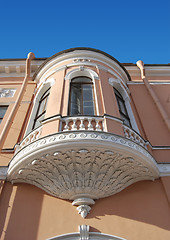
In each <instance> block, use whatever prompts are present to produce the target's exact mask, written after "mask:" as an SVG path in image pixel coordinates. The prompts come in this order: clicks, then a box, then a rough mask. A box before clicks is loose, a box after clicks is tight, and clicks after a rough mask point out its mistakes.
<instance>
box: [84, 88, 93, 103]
mask: <svg viewBox="0 0 170 240" xmlns="http://www.w3.org/2000/svg"><path fill="white" fill-rule="evenodd" d="M90 100H91V101H92V100H93V92H92V86H91V85H90V86H89V88H87V86H85V85H83V101H90Z"/></svg>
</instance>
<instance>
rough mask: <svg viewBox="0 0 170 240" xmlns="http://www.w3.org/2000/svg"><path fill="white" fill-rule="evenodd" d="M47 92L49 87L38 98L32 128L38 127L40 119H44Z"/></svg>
mask: <svg viewBox="0 0 170 240" xmlns="http://www.w3.org/2000/svg"><path fill="white" fill-rule="evenodd" d="M49 93H50V88H49V89H48V90H47V91H46V92H45V93H44V94H43V95H42V97H41V98H40V101H39V105H38V109H37V113H36V116H35V119H34V124H33V127H32V129H34V128H37V127H39V126H40V125H41V121H42V120H43V119H44V116H45V113H46V105H47V101H48V96H49Z"/></svg>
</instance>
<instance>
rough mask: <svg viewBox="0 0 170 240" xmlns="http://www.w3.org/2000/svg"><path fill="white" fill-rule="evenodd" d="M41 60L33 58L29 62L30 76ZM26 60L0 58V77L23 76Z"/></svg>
mask: <svg viewBox="0 0 170 240" xmlns="http://www.w3.org/2000/svg"><path fill="white" fill-rule="evenodd" d="M42 62H43V60H33V61H32V62H31V76H33V74H34V73H35V71H36V70H37V69H38V67H39V66H40V65H41V64H42ZM25 66H26V62H25V61H24V60H13V61H12V60H1V61H0V78H1V77H3V78H6V77H24V76H25Z"/></svg>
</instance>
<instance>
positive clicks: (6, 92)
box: [0, 88, 16, 98]
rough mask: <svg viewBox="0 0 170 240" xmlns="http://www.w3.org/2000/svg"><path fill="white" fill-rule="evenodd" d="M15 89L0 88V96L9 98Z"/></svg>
mask: <svg viewBox="0 0 170 240" xmlns="http://www.w3.org/2000/svg"><path fill="white" fill-rule="evenodd" d="M15 92H16V89H11V88H0V98H10V97H13V96H14V94H15Z"/></svg>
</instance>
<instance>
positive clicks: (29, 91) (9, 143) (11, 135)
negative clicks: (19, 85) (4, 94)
mask: <svg viewBox="0 0 170 240" xmlns="http://www.w3.org/2000/svg"><path fill="white" fill-rule="evenodd" d="M34 89H35V84H28V85H27V88H26V91H25V93H24V96H23V100H22V102H21V104H20V106H19V109H18V111H17V113H16V115H15V118H14V121H13V122H11V126H10V130H9V132H8V135H7V138H6V140H5V143H4V146H3V148H13V147H14V145H15V144H16V143H17V140H18V137H19V135H20V131H21V128H22V126H23V123H24V120H25V117H26V113H27V111H28V108H29V104H30V101H31V99H32V95H33V91H34ZM15 98H16V96H15ZM15 100H16V99H14V100H13V101H11V102H13V103H11V104H10V105H9V107H8V109H7V112H6V114H5V116H4V118H3V121H2V123H1V125H0V129H2V128H3V127H4V125H5V122H6V121H7V119H8V116H9V115H10V113H11V111H12V109H13V107H14V101H15ZM9 103H10V102H9Z"/></svg>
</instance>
